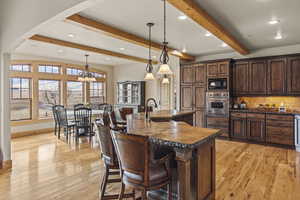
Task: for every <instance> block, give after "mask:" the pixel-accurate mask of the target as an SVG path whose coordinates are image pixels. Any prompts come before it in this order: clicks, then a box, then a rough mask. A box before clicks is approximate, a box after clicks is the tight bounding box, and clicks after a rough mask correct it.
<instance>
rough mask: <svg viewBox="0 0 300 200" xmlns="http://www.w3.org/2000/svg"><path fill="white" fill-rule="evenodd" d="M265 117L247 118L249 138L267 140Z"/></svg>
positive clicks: (258, 140) (259, 140)
mask: <svg viewBox="0 0 300 200" xmlns="http://www.w3.org/2000/svg"><path fill="white" fill-rule="evenodd" d="M265 130H266V121H265V119H254V118H253V119H247V138H248V140H252V141H257V142H265V138H266V132H265Z"/></svg>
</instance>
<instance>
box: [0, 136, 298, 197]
mask: <svg viewBox="0 0 300 200" xmlns="http://www.w3.org/2000/svg"><path fill="white" fill-rule="evenodd" d="M81 142H82V143H80V144H79V145H75V144H74V143H71V144H66V143H64V142H63V141H60V140H57V139H56V137H55V136H54V135H53V134H43V135H37V136H29V137H23V138H17V139H13V141H12V149H13V154H12V156H13V168H12V171H11V172H8V173H5V174H1V175H0V200H40V199H41V200H48V199H50V200H51V199H56V200H69V199H70V200H71V199H72V200H82V199H84V200H96V199H99V198H98V188H99V183H100V179H101V177H102V175H103V164H102V161H100V159H99V152H98V149H97V145H96V144H95V143H94V142H92V143H88V142H87V140H82V141H81ZM216 147H217V193H216V199H217V200H227V199H230V200H244V199H251V200H299V199H300V153H296V152H295V151H294V150H287V149H281V148H275V147H266V146H261V145H255V144H246V143H239V142H230V141H223V140H218V141H217V143H216ZM108 190H109V191H110V192H114V193H117V192H118V191H119V186H118V184H114V185H113V186H112V185H110V186H109V187H108Z"/></svg>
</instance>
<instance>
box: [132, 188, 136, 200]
mask: <svg viewBox="0 0 300 200" xmlns="http://www.w3.org/2000/svg"><path fill="white" fill-rule="evenodd" d="M132 195H133V196H132V200H135V189H133V190H132Z"/></svg>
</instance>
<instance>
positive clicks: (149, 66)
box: [144, 23, 154, 80]
mask: <svg viewBox="0 0 300 200" xmlns="http://www.w3.org/2000/svg"><path fill="white" fill-rule="evenodd" d="M147 26H148V27H149V60H148V63H147V67H146V76H145V78H144V79H145V80H154V76H153V73H152V71H153V66H152V58H151V44H152V43H151V28H152V26H154V23H147Z"/></svg>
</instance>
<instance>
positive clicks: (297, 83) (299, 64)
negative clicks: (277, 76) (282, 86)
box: [287, 56, 300, 95]
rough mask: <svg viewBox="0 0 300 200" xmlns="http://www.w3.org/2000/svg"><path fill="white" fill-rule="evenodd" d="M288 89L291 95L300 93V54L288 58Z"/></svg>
mask: <svg viewBox="0 0 300 200" xmlns="http://www.w3.org/2000/svg"><path fill="white" fill-rule="evenodd" d="M287 84H288V85H287V89H288V94H290V95H300V56H297V57H290V58H288V63H287Z"/></svg>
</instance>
